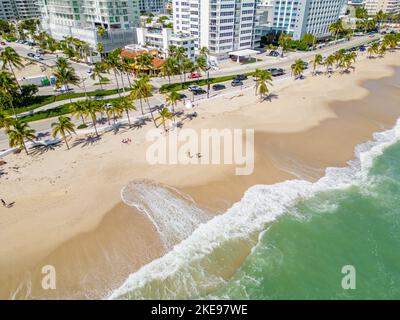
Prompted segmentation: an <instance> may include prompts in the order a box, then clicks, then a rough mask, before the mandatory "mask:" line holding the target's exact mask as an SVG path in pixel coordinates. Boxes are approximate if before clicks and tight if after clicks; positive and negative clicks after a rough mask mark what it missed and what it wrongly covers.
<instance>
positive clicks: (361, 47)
mask: <svg viewBox="0 0 400 320" xmlns="http://www.w3.org/2000/svg"><path fill="white" fill-rule="evenodd" d="M358 50H360V52H364V51H365V50H367V47H366V46H364V45H363V46H360V47H359V48H358Z"/></svg>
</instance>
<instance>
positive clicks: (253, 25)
mask: <svg viewBox="0 0 400 320" xmlns="http://www.w3.org/2000/svg"><path fill="white" fill-rule="evenodd" d="M261 2H262V1H261V0H175V1H173V21H174V30H175V32H183V33H189V34H191V35H192V36H194V37H195V38H196V44H195V45H196V49H197V50H198V49H200V48H201V47H207V48H208V49H209V51H210V54H211V55H213V56H220V57H224V56H225V57H226V56H227V55H228V53H229V52H231V51H236V50H242V49H250V48H253V47H256V46H257V45H258V43H259V40H260V35H259V34H257V32H256V30H257V28H258V24H259V20H258V19H257V17H258V14H257V13H258V11H259V10H261V8H260V7H259V4H261Z"/></svg>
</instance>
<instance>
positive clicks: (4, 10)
mask: <svg viewBox="0 0 400 320" xmlns="http://www.w3.org/2000/svg"><path fill="white" fill-rule="evenodd" d="M16 18H17V15H16V12H15V9H14V6H13V1H12V0H2V1H1V2H0V19H1V20H13V19H16Z"/></svg>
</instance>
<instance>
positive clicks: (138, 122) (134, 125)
mask: <svg viewBox="0 0 400 320" xmlns="http://www.w3.org/2000/svg"><path fill="white" fill-rule="evenodd" d="M148 122H151V119H150V118H142V119H137V120H135V121H134V122H133V123H132V124H131V128H133V129H137V130H139V129H141V128H143V126H145V125H146V124H147V123H148Z"/></svg>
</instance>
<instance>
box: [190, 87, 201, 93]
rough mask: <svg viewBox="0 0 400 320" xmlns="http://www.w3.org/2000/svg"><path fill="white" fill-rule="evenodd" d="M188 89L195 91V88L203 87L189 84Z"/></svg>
mask: <svg viewBox="0 0 400 320" xmlns="http://www.w3.org/2000/svg"><path fill="white" fill-rule="evenodd" d="M188 89H189V91H190V92H193V91H195V90H199V89H201V87H199V86H189V88H188Z"/></svg>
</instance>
